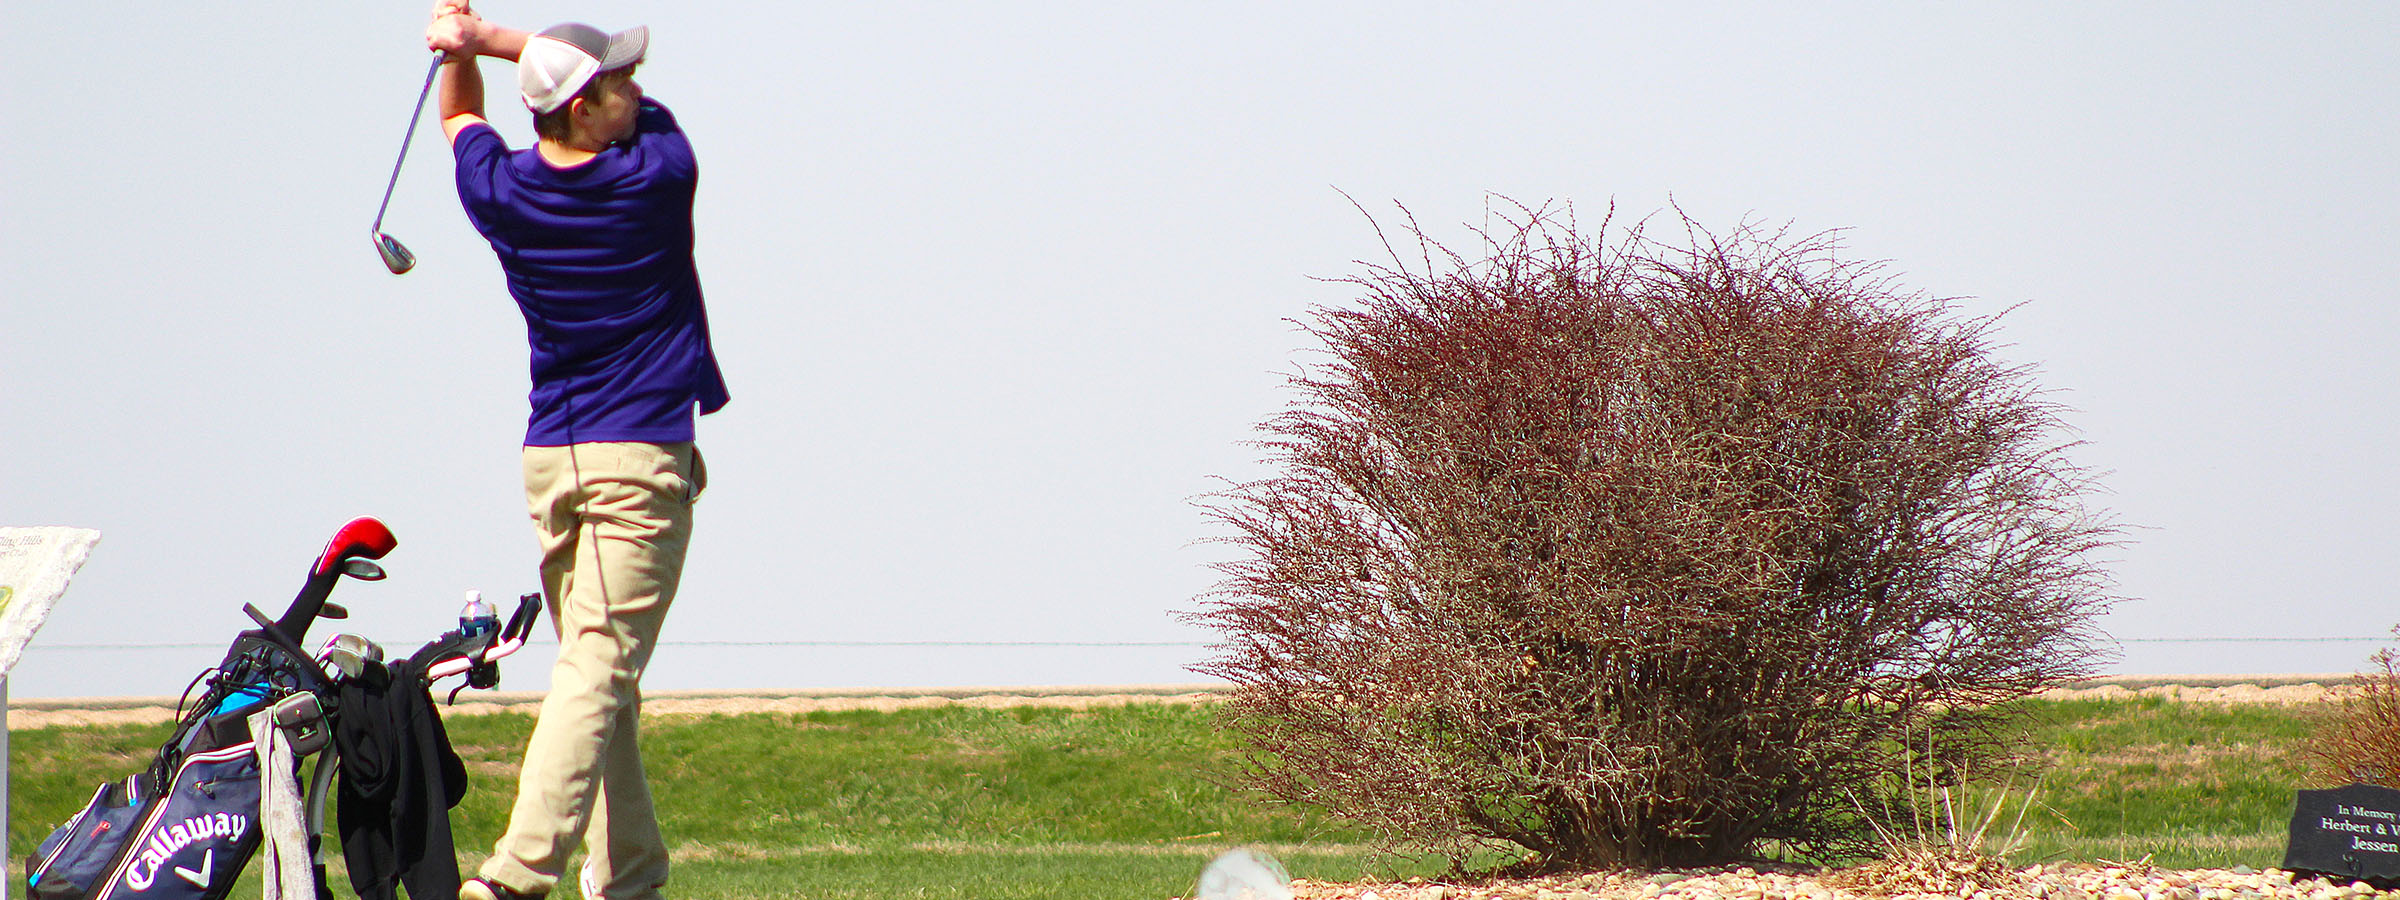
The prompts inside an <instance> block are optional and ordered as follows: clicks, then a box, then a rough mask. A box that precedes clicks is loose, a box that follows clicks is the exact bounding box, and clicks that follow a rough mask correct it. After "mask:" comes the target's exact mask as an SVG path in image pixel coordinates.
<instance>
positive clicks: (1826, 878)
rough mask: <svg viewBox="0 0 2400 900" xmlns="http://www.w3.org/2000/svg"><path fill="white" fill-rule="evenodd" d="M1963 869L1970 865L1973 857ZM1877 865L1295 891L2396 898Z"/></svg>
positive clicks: (2322, 888) (2234, 878) (2064, 866)
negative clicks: (1816, 870)
mask: <svg viewBox="0 0 2400 900" xmlns="http://www.w3.org/2000/svg"><path fill="white" fill-rule="evenodd" d="M1965 867H1966V868H1974V867H1973V866H1972V865H1971V864H1970V865H1969V866H1965ZM1951 868H1952V867H1950V866H1931V867H1910V866H1888V865H1878V866H1870V867H1863V868H1859V869H1843V870H1838V871H1831V872H1819V873H1783V872H1759V871H1756V870H1753V869H1734V870H1731V871H1720V872H1701V873H1694V874H1674V873H1667V874H1650V873H1618V872H1609V873H1599V874H1592V875H1570V876H1554V877H1549V878H1533V879H1524V880H1514V881H1494V882H1482V883H1476V884H1442V883H1438V882H1428V881H1424V880H1417V881H1411V882H1405V883H1397V884H1393V883H1365V882H1360V883H1349V884H1333V883H1326V882H1318V881H1308V880H1305V879H1303V880H1300V881H1296V882H1294V883H1293V884H1292V897H1293V898H1294V900H1714V898H1727V900H1853V898H1860V900H1863V898H1894V900H1962V898H1964V900H2006V898H2031V900H2235V898H2276V900H2348V898H2367V897H2383V898H2400V890H2394V891H2378V890H2376V889H2375V888H2373V887H2370V886H2368V885H2366V884H2364V883H2360V882H2353V881H2348V880H2338V881H2337V880H2328V879H2324V878H2319V877H2314V876H2310V875H2304V874H2295V873H2292V872H2286V871H2284V870H2281V869H2265V870H2252V869H2250V868H2249V867H2247V866H2241V867H2236V868H2232V869H2160V868H2155V867H2152V866H2149V865H2146V864H2139V863H2127V864H2110V863H2098V864H2087V863H2053V864H2050V865H2043V866H2034V867H2030V868H2024V869H2008V868H2002V867H1996V866H1992V867H1984V868H1974V871H1973V872H1972V873H1971V875H1969V876H1968V877H1964V878H1962V877H1960V876H1959V875H1957V874H1954V873H1952V872H1951V871H1950V870H1951Z"/></svg>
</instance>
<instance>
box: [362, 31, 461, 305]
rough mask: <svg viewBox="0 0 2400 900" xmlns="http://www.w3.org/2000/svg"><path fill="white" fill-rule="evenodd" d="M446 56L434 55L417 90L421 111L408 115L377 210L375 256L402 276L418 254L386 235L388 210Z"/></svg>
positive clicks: (374, 230) (413, 265)
mask: <svg viewBox="0 0 2400 900" xmlns="http://www.w3.org/2000/svg"><path fill="white" fill-rule="evenodd" d="M444 56H445V55H444V54H441V53H435V54H434V55H433V65H431V66H427V67H426V69H425V86H424V87H422V88H418V89H417V108H415V109H413V110H410V111H409V113H408V131H407V132H406V133H403V134H402V135H400V158H399V159H395V160H392V177H391V179H390V180H388V181H385V182H384V183H383V204H382V205H381V206H377V207H375V225H374V227H373V233H374V236H375V253H376V255H378V256H381V257H383V267H384V268H386V269H390V270H392V274H394V275H399V274H401V273H404V272H407V271H408V270H410V269H414V268H416V267H417V255H416V254H414V253H410V252H408V248H407V247H403V246H400V241H399V239H397V238H394V237H392V236H391V235H388V234H385V233H383V213H384V210H387V209H390V208H391V206H392V186H393V185H397V184H399V183H400V164H401V163H405V162H407V161H408V140H409V139H410V138H413V137H416V135H417V117H418V116H420V115H423V114H424V113H425V95H427V94H430V93H432V92H433V76H434V74H435V73H437V72H440V71H441V70H442V60H443V58H444Z"/></svg>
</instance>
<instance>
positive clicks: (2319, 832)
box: [2283, 784, 2400, 887]
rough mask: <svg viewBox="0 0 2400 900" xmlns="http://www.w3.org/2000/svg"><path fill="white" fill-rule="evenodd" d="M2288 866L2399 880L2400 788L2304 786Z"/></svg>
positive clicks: (2378, 881) (2380, 882)
mask: <svg viewBox="0 0 2400 900" xmlns="http://www.w3.org/2000/svg"><path fill="white" fill-rule="evenodd" d="M2283 867H2284V868H2286V869H2289V870H2292V871H2294V872H2315V873H2318V874H2323V875H2332V876H2336V877H2340V878H2349V879H2355V880H2359V881H2365V882H2368V883H2370V884H2374V885H2376V886H2378V887H2382V886H2387V885H2393V884H2400V790H2393V789H2391V788H2387V787H2377V786H2375V785H2371V784H2353V785H2349V786H2347V787H2338V788H2333V789H2330V790H2323V791H2301V792H2300V800H2299V803H2298V804H2296V805H2295V806H2294V807H2293V810H2292V838H2291V843H2289V844H2287V845H2286V847H2285V849H2284V851H2283Z"/></svg>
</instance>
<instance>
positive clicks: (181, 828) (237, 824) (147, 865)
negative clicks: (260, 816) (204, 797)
mask: <svg viewBox="0 0 2400 900" xmlns="http://www.w3.org/2000/svg"><path fill="white" fill-rule="evenodd" d="M249 828H250V817H249V816H237V815H234V814H232V813H212V814H209V815H205V816H193V817H191V818H189V819H185V820H183V821H181V822H178V823H176V824H174V825H172V826H169V827H166V828H161V829H159V830H157V831H153V832H151V833H150V839H149V840H148V841H145V842H143V844H142V852H141V855H140V856H137V857H135V858H134V860H133V862H132V864H130V865H128V866H126V867H125V884H126V886H128V887H131V888H133V889H134V890H136V891H146V890H149V889H150V885H151V883H152V882H154V881H156V880H157V879H158V870H159V867H161V866H164V865H166V864H167V863H168V861H170V860H173V859H174V858H175V854H177V853H180V852H182V851H183V849H184V848H185V847H189V846H191V845H192V844H194V843H196V842H199V841H203V840H209V839H211V838H223V839H226V840H236V839H239V838H240V837H241V835H242V833H243V832H244V831H247V830H248V829H249ZM174 868H175V874H176V875H178V876H181V877H182V878H183V880H185V881H189V882H191V883H193V884H196V885H199V886H201V887H203V888H205V887H207V886H208V881H209V877H210V876H212V875H214V874H215V873H216V868H217V851H216V848H214V847H211V848H209V849H208V851H207V852H206V853H205V854H204V855H202V856H201V857H200V870H199V871H197V872H195V871H193V870H191V869H186V868H184V867H182V866H176V867H174Z"/></svg>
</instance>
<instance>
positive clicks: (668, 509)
mask: <svg viewBox="0 0 2400 900" xmlns="http://www.w3.org/2000/svg"><path fill="white" fill-rule="evenodd" d="M707 484H708V474H707V468H706V467H705V466H704V465H703V464H702V463H701V461H700V453H699V451H698V450H697V449H695V448H694V447H693V446H692V445H691V444H690V443H678V444H666V445H659V444H643V443H585V444H577V445H574V446H573V447H527V448H525V497H526V502H527V503H528V505H529V506H530V507H531V509H532V513H533V524H534V530H535V531H536V533H537V534H538V536H539V537H540V539H541V544H542V590H543V593H544V598H545V599H546V601H547V606H548V608H549V611H550V622H551V624H552V625H553V626H554V627H556V628H557V629H558V662H557V663H556V664H555V665H554V666H553V667H552V668H551V670H550V694H549V696H548V697H547V698H545V699H544V700H543V702H542V712H541V718H540V720H539V721H537V722H536V723H535V724H534V727H533V737H532V739H531V740H530V741H529V742H528V744H527V746H526V748H525V766H524V769H523V771H522V772H521V773H520V774H519V776H518V780H517V802H516V806H515V808H514V809H513V810H512V811H511V812H510V813H509V817H508V831H507V832H506V833H505V834H503V835H502V836H501V838H500V842H499V843H498V844H497V845H495V846H494V847H493V850H492V857H491V859H490V860H487V861H486V862H485V863H484V864H483V869H482V871H481V873H480V874H481V875H482V876H483V877H484V878H486V879H489V880H491V881H492V882H494V883H497V884H499V885H500V886H502V887H505V888H508V889H509V890H512V891H517V892H520V893H527V894H547V893H549V892H550V890H551V888H553V887H554V886H556V885H557V883H558V879H559V876H560V875H561V873H563V872H564V871H565V868H566V862H567V858H568V857H569V856H571V855H573V853H574V852H575V848H576V845H577V844H580V843H584V841H585V839H586V836H587V834H588V837H589V841H590V847H589V851H590V852H589V853H588V855H587V858H586V860H585V862H584V871H583V879H582V884H583V886H584V888H585V890H586V892H587V896H590V895H591V894H590V892H592V891H593V890H594V889H598V894H599V896H604V897H606V898H608V900H649V898H655V897H657V896H658V895H659V894H658V891H659V887H660V886H661V885H664V884H665V883H666V881H667V847H666V842H665V841H664V840H663V839H662V838H661V837H660V835H659V832H658V817H657V814H656V813H655V812H654V811H653V809H652V807H651V804H650V783H649V780H648V779H647V778H646V777H644V775H643V774H642V751H641V747H640V745H639V739H640V730H641V711H642V690H641V680H642V669H643V667H645V666H646V665H648V664H649V662H650V652H651V650H652V649H654V648H655V647H656V646H657V643H658V630H659V626H660V624H661V623H663V622H664V621H665V620H666V617H667V607H668V606H670V605H672V604H673V603H674V601H675V586H676V583H677V582H678V581H679V580H681V578H682V576H683V555H684V550H685V548H686V547H687V546H689V544H690V541H691V534H692V502H693V501H694V500H697V499H698V498H699V496H700V492H701V490H702V489H704V488H706V487H707Z"/></svg>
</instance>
